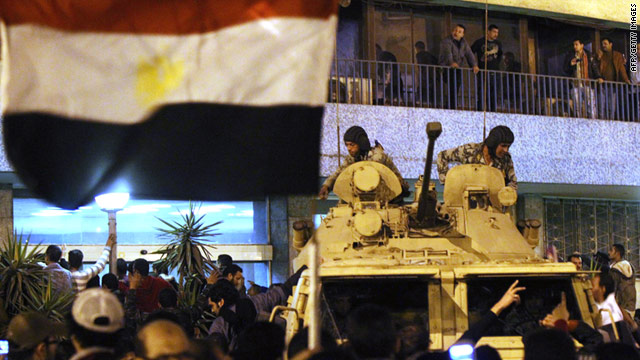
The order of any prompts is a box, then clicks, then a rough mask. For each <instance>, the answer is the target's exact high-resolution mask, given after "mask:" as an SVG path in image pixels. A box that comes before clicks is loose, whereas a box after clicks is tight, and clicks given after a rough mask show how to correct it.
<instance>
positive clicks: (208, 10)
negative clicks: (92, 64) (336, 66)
mask: <svg viewBox="0 0 640 360" xmlns="http://www.w3.org/2000/svg"><path fill="white" fill-rule="evenodd" d="M336 13H337V0H90V1H87V0H83V1H78V0H0V18H2V19H3V20H4V21H5V23H7V24H8V25H20V24H35V25H43V26H48V27H52V28H56V29H59V30H65V31H87V32H106V33H135V34H167V35H169V34H172V35H179V34H195V33H207V32H212V31H216V30H219V29H222V28H225V27H229V26H233V25H238V24H242V23H247V22H251V21H255V20H259V19H265V18H267V19H268V18H273V17H307V18H319V19H324V18H328V17H329V16H330V15H332V14H336Z"/></svg>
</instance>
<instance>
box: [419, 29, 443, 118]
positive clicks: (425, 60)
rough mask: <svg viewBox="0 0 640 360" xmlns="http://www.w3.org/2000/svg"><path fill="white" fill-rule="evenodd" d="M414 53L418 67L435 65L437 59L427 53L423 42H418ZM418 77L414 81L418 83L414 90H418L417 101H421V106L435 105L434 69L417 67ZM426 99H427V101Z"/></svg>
mask: <svg viewBox="0 0 640 360" xmlns="http://www.w3.org/2000/svg"><path fill="white" fill-rule="evenodd" d="M414 49H415V51H416V63H417V64H418V65H437V64H438V59H436V57H435V56H433V54H431V53H430V52H428V51H427V47H426V45H425V43H424V42H423V41H418V42H416V43H415V45H414ZM417 72H418V74H419V75H418V76H417V79H416V81H418V82H419V84H418V86H416V88H419V89H420V96H419V99H420V101H422V103H423V106H426V105H429V103H431V105H434V104H435V99H436V96H435V95H436V94H435V92H434V90H435V89H434V86H433V84H434V83H435V79H436V75H435V72H434V69H433V68H432V67H429V66H419V67H418V70H417ZM427 97H428V99H427Z"/></svg>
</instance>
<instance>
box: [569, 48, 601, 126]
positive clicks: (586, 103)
mask: <svg viewBox="0 0 640 360" xmlns="http://www.w3.org/2000/svg"><path fill="white" fill-rule="evenodd" d="M573 50H574V51H572V52H570V53H568V54H567V55H566V56H565V58H564V72H565V74H566V75H568V76H571V77H573V78H576V80H575V81H573V84H572V86H573V88H572V89H571V99H572V100H573V111H574V113H575V115H577V116H579V117H583V116H584V115H586V116H587V117H589V118H593V119H595V117H596V101H595V94H594V92H593V89H592V88H591V85H592V84H591V81H589V80H598V82H599V83H602V82H603V81H604V80H603V79H602V76H601V75H600V69H599V66H598V62H597V60H596V59H595V58H594V57H593V56H592V55H591V54H590V53H589V52H588V51H587V50H585V48H584V43H583V42H582V40H581V39H575V40H573Z"/></svg>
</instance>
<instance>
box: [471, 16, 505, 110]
mask: <svg viewBox="0 0 640 360" xmlns="http://www.w3.org/2000/svg"><path fill="white" fill-rule="evenodd" d="M499 33H500V29H499V28H498V26H497V25H495V24H491V25H489V28H488V29H487V36H486V38H484V37H482V38H480V39H478V40H476V41H474V43H473V45H471V50H472V51H473V53H474V54H475V55H476V57H477V58H478V65H479V66H480V69H482V70H484V68H485V66H486V67H487V70H500V61H501V60H502V43H501V42H500V40H498V35H499ZM485 41H486V43H487V46H486V47H485ZM495 75H496V74H495V73H486V74H482V76H480V77H479V78H478V83H477V89H478V93H477V94H478V107H477V109H478V110H484V109H485V107H483V104H485V103H486V109H490V110H491V111H496V104H497V99H495V98H494V97H492V95H493V94H494V91H495V93H496V94H497V93H499V90H498V89H495V90H494V88H495V87H497V86H498V81H496V77H495ZM485 78H486V81H487V90H488V91H487V95H486V99H485V98H484V79H485Z"/></svg>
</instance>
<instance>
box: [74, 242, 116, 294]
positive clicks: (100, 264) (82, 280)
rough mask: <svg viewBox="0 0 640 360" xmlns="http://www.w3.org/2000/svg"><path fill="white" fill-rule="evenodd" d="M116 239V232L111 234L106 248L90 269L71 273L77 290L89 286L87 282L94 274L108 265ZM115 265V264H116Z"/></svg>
mask: <svg viewBox="0 0 640 360" xmlns="http://www.w3.org/2000/svg"><path fill="white" fill-rule="evenodd" d="M115 240H116V236H115V235H114V234H111V235H109V238H108V239H107V243H106V244H105V245H104V250H102V255H100V258H98V261H96V263H95V264H93V265H92V266H91V267H89V268H88V269H83V270H78V271H74V272H72V273H71V279H72V280H73V287H74V290H76V291H82V290H84V289H86V288H87V282H88V281H89V280H91V278H93V277H94V276H96V275H98V274H100V272H101V271H102V270H104V268H105V266H106V265H107V261H108V260H109V254H110V253H111V247H113V243H114V242H115ZM114 266H115V264H114Z"/></svg>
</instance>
